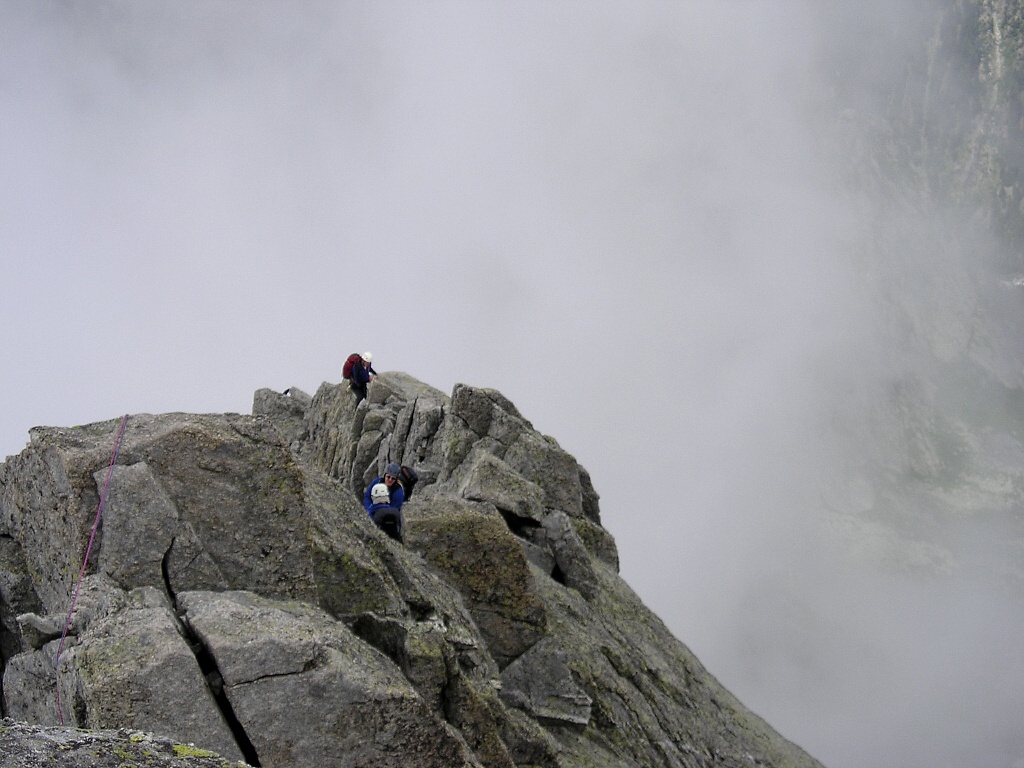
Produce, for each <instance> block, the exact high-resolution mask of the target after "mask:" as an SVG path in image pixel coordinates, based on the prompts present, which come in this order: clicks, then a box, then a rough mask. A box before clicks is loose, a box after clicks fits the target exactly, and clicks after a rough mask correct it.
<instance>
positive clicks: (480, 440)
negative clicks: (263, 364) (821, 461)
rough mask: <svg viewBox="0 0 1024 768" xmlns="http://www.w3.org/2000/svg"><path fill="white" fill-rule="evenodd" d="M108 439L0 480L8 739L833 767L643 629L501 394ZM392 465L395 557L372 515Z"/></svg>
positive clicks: (37, 452) (417, 757)
mask: <svg viewBox="0 0 1024 768" xmlns="http://www.w3.org/2000/svg"><path fill="white" fill-rule="evenodd" d="M121 424H122V422H121V420H116V421H111V422H105V423H100V424H92V425H88V426H83V427H77V428H63V429H62V428H36V429H34V430H33V431H32V434H31V443H30V445H29V446H28V447H27V448H26V449H25V450H24V451H23V452H22V453H21V454H20V455H18V456H14V457H11V458H9V459H8V461H6V462H5V463H4V464H3V465H0V650H2V663H3V688H2V694H3V696H2V701H3V714H4V715H5V716H7V717H10V718H13V719H14V720H16V721H22V722H27V723H30V724H40V725H55V724H57V722H58V720H59V719H61V718H60V716H59V715H58V704H57V702H58V700H59V702H60V705H59V706H60V712H61V714H62V718H63V722H64V723H65V724H67V725H75V726H78V727H81V728H88V729H107V730H110V729H133V730H136V731H145V732H149V733H152V734H155V735H156V736H158V737H160V738H164V739H172V740H174V741H176V742H187V743H193V744H195V745H196V746H197V747H199V748H201V749H206V750H212V751H214V752H216V753H218V754H220V755H223V756H225V757H227V758H229V759H231V760H245V761H247V762H249V763H251V764H253V765H263V766H319V765H338V766H342V765H351V766H371V765H372V766H382V767H386V766H395V767H396V768H397V766H410V765H415V766H418V767H420V768H426V767H429V766H436V767H437V768H453V767H454V766H503V767H505V768H513V766H522V767H525V766H549V767H550V768H555V767H556V766H563V767H566V768H567V767H569V766H609V768H610V767H611V766H670V765H671V766H703V765H712V764H714V765H726V766H737V767H738V766H748V765H750V764H757V765H770V766H817V765H819V763H817V761H815V760H814V759H813V758H811V757H809V756H808V755H807V754H805V753H804V752H802V751H801V750H800V749H799V748H798V747H796V746H795V745H793V744H791V743H789V742H787V741H786V740H785V739H783V738H782V737H780V736H779V735H778V734H776V733H775V732H774V731H773V730H772V729H771V728H769V727H768V726H767V725H766V724H765V723H764V722H763V721H762V720H761V719H760V718H758V717H757V716H756V715H754V714H752V713H751V712H749V711H748V710H747V709H746V708H745V707H744V706H743V705H742V704H740V703H739V702H738V701H737V700H736V699H735V698H734V697H733V696H731V695H730V694H729V693H728V691H726V690H725V689H724V688H722V687H721V685H719V684H718V683H717V682H716V680H715V679H714V678H713V677H711V676H710V675H709V674H708V673H707V672H706V671H705V670H704V668H703V667H702V666H701V664H700V663H699V662H698V660H697V659H696V658H695V657H694V656H693V655H692V654H691V653H690V652H689V651H688V650H687V649H686V648H685V647H684V646H683V645H682V644H681V643H680V642H679V641H678V640H676V639H675V638H674V637H672V635H671V634H670V633H669V632H668V630H667V629H666V628H665V626H664V625H663V624H662V622H661V621H659V619H658V618H657V617H656V616H654V615H653V614H652V613H651V612H650V611H648V610H647V609H646V608H645V607H644V606H643V605H642V604H641V602H640V601H639V599H638V598H637V597H636V595H635V594H634V593H633V592H632V591H631V590H630V589H629V587H628V586H627V585H626V584H625V583H624V582H623V581H622V580H621V579H620V577H619V575H618V556H617V552H616V547H615V542H614V541H613V539H612V537H611V536H610V534H608V532H607V531H605V529H604V528H603V527H602V526H601V520H600V513H599V508H598V495H597V493H596V492H595V490H594V488H593V486H592V484H591V481H590V478H589V476H588V474H587V472H586V471H585V470H584V469H583V468H582V467H581V466H579V464H578V463H577V462H576V460H575V459H574V458H573V457H572V456H570V455H569V454H568V453H566V452H565V451H563V450H562V449H561V448H560V447H559V446H558V444H557V443H556V442H555V441H554V440H553V439H552V438H550V437H546V436H544V435H541V434H540V433H538V432H537V431H536V430H534V429H533V428H532V426H531V425H530V423H529V422H528V421H527V420H526V419H525V418H523V416H522V415H521V414H520V413H519V412H518V411H517V409H516V408H515V407H514V406H513V405H512V403H510V402H509V401H508V400H507V399H506V398H504V397H503V396H502V395H500V394H499V393H498V392H496V391H493V390H487V389H477V388H472V387H468V386H464V385H457V386H456V387H455V389H454V391H453V393H452V396H451V397H448V396H446V395H444V394H443V393H441V392H439V391H437V390H435V389H433V388H431V387H429V386H426V385H424V384H422V383H420V382H418V381H416V380H414V379H412V378H411V377H409V376H407V375H405V374H400V373H385V374H382V375H381V376H379V377H378V378H377V379H376V380H375V382H374V383H373V384H372V385H371V387H370V394H369V398H368V399H367V400H366V401H364V402H363V403H362V404H360V406H359V407H356V406H355V405H354V398H353V397H352V395H351V393H350V392H349V391H348V388H347V387H346V386H344V385H338V386H334V385H328V384H324V385H323V386H322V387H321V388H320V390H319V391H318V392H317V394H316V396H315V397H313V398H310V397H309V396H308V395H305V394H304V393H302V392H300V391H298V390H292V391H291V392H290V394H288V395H281V394H277V393H274V392H271V391H269V390H260V391H259V392H257V393H256V396H255V400H254V407H253V415H252V416H242V415H238V414H227V415H187V414H166V415H158V416H153V415H136V416H130V417H126V420H125V421H124V422H123V424H124V430H123V437H121V439H120V441H119V440H118V434H119V433H120V427H121ZM115 447H116V457H117V458H116V463H114V464H113V465H111V458H112V456H114V455H115V453H114V452H115ZM390 461H397V462H401V463H403V464H407V465H411V466H413V467H415V468H416V469H417V470H418V472H419V475H420V482H419V484H418V485H417V486H416V488H415V492H414V494H413V495H412V497H411V499H410V500H409V501H408V502H407V503H406V505H405V506H404V508H403V511H404V513H405V521H406V522H405V530H404V539H405V545H404V546H403V545H401V544H398V543H396V542H394V541H392V540H391V539H389V538H387V537H386V536H385V535H384V534H383V533H381V532H380V531H378V530H377V529H376V528H375V526H374V525H373V524H372V523H371V522H370V520H369V519H368V517H367V515H366V512H365V511H364V509H363V507H362V505H361V503H360V500H361V496H362V491H363V489H364V488H365V487H366V485H367V483H369V482H370V481H371V480H372V478H374V477H375V476H377V475H379V474H380V471H381V468H382V467H383V466H384V465H385V464H386V463H388V462H390ZM104 494H105V495H104ZM101 498H103V499H104V502H103V516H102V525H101V526H100V529H99V532H98V534H97V536H96V540H95V544H94V547H93V549H92V555H91V559H90V562H89V565H88V575H87V576H86V577H85V579H84V580H83V582H82V584H81V589H80V591H79V592H78V598H77V603H76V604H75V610H74V612H73V615H72V617H71V622H70V631H69V637H68V641H67V642H66V643H65V645H64V647H63V651H62V653H60V654H59V658H58V651H59V649H60V639H59V638H60V635H61V632H62V629H63V627H64V624H65V620H66V619H65V615H66V613H67V612H68V610H69V605H70V603H71V600H72V595H73V594H74V592H75V581H76V579H77V575H78V572H79V568H80V560H81V558H82V556H83V553H84V551H85V549H86V542H87V540H88V539H89V537H90V530H91V528H92V525H93V520H94V517H95V514H96V510H97V508H98V507H99V505H100V499H101ZM58 695H59V698H58ZM3 733H4V738H7V739H11V738H14V736H15V735H16V729H10V728H9V727H8V726H5V729H4V731H3ZM19 743H20V742H19ZM25 743H28V744H31V741H27V742H25ZM115 751H116V750H115Z"/></svg>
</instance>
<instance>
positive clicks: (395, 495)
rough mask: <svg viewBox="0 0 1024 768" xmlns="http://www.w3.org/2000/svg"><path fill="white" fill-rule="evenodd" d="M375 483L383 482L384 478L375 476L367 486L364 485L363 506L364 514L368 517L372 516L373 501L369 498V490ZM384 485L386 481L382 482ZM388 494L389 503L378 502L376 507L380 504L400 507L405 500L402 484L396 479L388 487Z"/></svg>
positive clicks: (395, 507)
mask: <svg viewBox="0 0 1024 768" xmlns="http://www.w3.org/2000/svg"><path fill="white" fill-rule="evenodd" d="M377 483H384V478H383V477H378V478H375V479H374V480H373V481H372V482H371V483H370V484H369V485H368V486H366V491H365V492H364V493H363V506H364V507H366V514H368V515H369V516H370V517H373V501H372V500H371V499H370V491H372V490H373V486H375V485H376V484H377ZM384 485H387V483H384ZM388 496H390V497H391V503H390V504H385V505H381V504H378V505H377V508H378V509H380V507H381V506H387V507H391V508H392V509H401V508H402V504H403V503H404V502H405V491H404V490H402V484H401V483H399V482H398V481H397V480H396V481H395V482H394V483H393V484H392V485H391V487H390V488H388Z"/></svg>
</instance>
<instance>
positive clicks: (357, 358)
mask: <svg viewBox="0 0 1024 768" xmlns="http://www.w3.org/2000/svg"><path fill="white" fill-rule="evenodd" d="M362 364H363V356H362V355H360V354H359V353H358V352H353V353H352V354H351V355H349V356H348V357H347V358H345V365H343V366H342V367H341V378H343V379H351V378H352V366H353V365H362Z"/></svg>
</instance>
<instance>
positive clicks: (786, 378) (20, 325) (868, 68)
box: [0, 0, 1024, 768]
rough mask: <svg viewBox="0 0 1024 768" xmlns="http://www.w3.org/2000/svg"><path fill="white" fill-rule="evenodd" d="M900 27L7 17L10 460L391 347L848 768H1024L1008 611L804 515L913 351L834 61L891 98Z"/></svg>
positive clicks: (232, 15) (600, 9) (522, 15)
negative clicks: (877, 271) (854, 196)
mask: <svg viewBox="0 0 1024 768" xmlns="http://www.w3.org/2000/svg"><path fill="white" fill-rule="evenodd" d="M891 5H892V4H890V3H884V4H883V3H878V4H877V9H878V10H884V11H885V14H884V15H878V14H876V13H875V9H874V4H867V3H865V4H859V3H858V4H856V5H855V6H852V7H851V8H850V9H846V10H845V11H844V12H843V13H841V14H840V13H836V14H830V13H824V12H823V11H822V10H821V7H820V4H819V3H814V2H807V3H802V2H794V1H789V0H787V1H785V2H783V1H779V2H739V1H738V0H737V1H736V2H721V1H720V0H708V1H707V2H692V1H691V2H664V3H640V2H629V3H627V2H617V3H591V2H586V3H583V2H560V3H541V2H520V3H505V2H479V1H476V0H474V1H472V2H470V1H468V0H467V1H466V2H452V3H442V2H431V3H420V2H404V3H403V2H387V3H340V2H337V3H335V2H324V3H318V2H303V3H256V2H241V1H239V2H217V1H212V0H211V1H209V2H203V3H196V2H155V1H154V2H140V1H138V0H134V1H129V0H124V1H123V2H80V3H75V2H57V1H56V0H54V1H50V0H0V179H2V180H3V183H2V184H0V259H2V262H0V266H2V278H0V327H2V329H3V331H2V333H3V344H2V345H0V361H2V371H3V376H2V379H0V456H4V455H7V454H14V453H17V452H19V451H20V450H21V449H22V448H23V447H24V445H25V443H26V441H27V439H28V435H27V432H28V429H29V428H30V427H32V426H34V425H39V424H45V425H57V426H70V425H76V424H83V423H89V422H93V421H99V420H106V419H112V418H115V417H119V416H120V415H122V414H124V413H138V412H149V413H160V412H166V411H189V412H193V411H194V412H225V411H233V412H243V413H244V412H248V411H249V410H250V408H251V403H252V393H253V392H254V391H255V390H256V389H258V388H260V387H270V388H273V389H277V390H284V389H285V388H287V387H291V386H297V387H299V388H301V389H304V390H306V391H307V392H309V393H310V394H312V393H314V392H315V391H316V389H317V387H318V386H319V385H320V384H321V382H323V381H328V382H337V381H339V380H340V376H341V374H340V370H341V364H342V361H343V359H344V357H345V355H347V354H348V353H349V352H352V351H362V350H364V349H369V350H372V352H373V353H374V361H375V362H374V365H375V367H376V368H377V369H378V370H381V371H387V370H402V371H406V372H407V373H409V374H412V375H413V376H415V377H417V378H418V379H421V380H423V381H425V382H427V383H429V384H432V385H434V386H436V387H437V388H439V389H441V390H443V391H446V392H450V391H451V388H452V386H453V385H454V384H455V383H457V382H465V383H468V384H472V385H477V386H484V387H492V388H495V389H498V390H500V391H501V392H502V393H503V394H505V395H506V396H507V397H509V398H510V399H511V400H512V401H513V402H514V403H515V404H516V405H517V407H518V408H519V409H520V410H521V411H522V412H523V414H524V415H525V416H526V417H527V418H529V419H530V420H531V421H532V422H533V424H534V426H536V427H537V428H538V429H540V430H541V431H543V432H544V433H546V434H550V435H552V436H553V437H555V438H556V439H557V440H558V441H559V442H560V444H561V445H562V446H563V447H564V448H565V449H567V450H568V451H569V452H571V453H572V454H573V455H575V456H576V457H577V458H578V459H579V461H580V462H581V463H582V464H583V465H584V466H585V467H586V468H587V469H588V470H589V471H590V474H591V476H592V479H593V482H594V485H595V487H596V488H597V490H598V492H599V493H600V494H601V512H602V520H603V522H604V525H605V526H606V527H607V528H608V529H609V530H610V531H611V532H612V534H613V535H614V536H615V538H616V541H617V543H618V546H619V550H620V556H621V567H622V574H623V576H624V578H625V579H626V580H627V581H628V583H629V584H630V585H631V586H632V587H633V588H634V589H635V590H636V591H637V592H638V593H639V594H640V595H641V597H642V598H643V599H644V601H645V602H646V603H647V604H648V605H649V606H650V607H651V608H652V609H653V610H654V611H655V612H656V613H657V614H658V615H659V616H660V617H661V618H662V619H663V620H664V621H665V622H666V624H667V625H668V626H669V627H670V628H671V629H672V631H673V632H674V634H675V635H676V636H677V637H679V638H680V640H682V641H683V642H684V643H686V644H687V645H688V646H689V647H690V648H691V649H692V650H694V652H695V653H696V654H697V656H698V657H699V658H700V659H701V661H702V662H703V663H704V664H705V665H706V666H707V667H708V669H709V670H710V671H711V672H712V673H713V674H715V675H716V676H717V677H718V678H719V679H720V680H721V681H722V682H723V684H725V685H726V686H727V687H728V688H729V689H730V690H731V691H732V692H733V693H735V694H736V695H737V696H738V697H739V698H740V699H741V700H742V701H743V702H744V703H745V704H747V705H748V706H750V707H751V708H752V709H753V710H754V711H756V712H757V713H758V714H760V715H761V716H763V717H764V718H765V719H766V720H767V721H768V722H770V723H771V724H772V725H773V726H774V727H776V728H777V729H778V730H780V732H781V733H782V734H783V735H785V736H786V737H787V738H789V739H791V740H793V741H795V742H797V743H798V744H800V745H801V746H802V747H804V748H805V749H807V750H808V751H809V752H810V753H811V754H813V755H814V756H815V757H817V758H819V759H820V760H822V761H823V762H824V763H825V764H826V765H828V766H830V768H879V767H881V766H965V765H970V766H974V768H985V767H987V766H993V767H995V766H1008V767H1009V766H1012V767H1014V768H1021V767H1022V766H1024V735H1022V734H1024V719H1022V718H1024V716H1022V715H1021V713H1022V712H1024V660H1022V653H1021V650H1020V637H1021V635H1022V629H1024V619H1022V616H1024V611H1021V606H1020V604H1019V602H1014V601H1013V600H1012V599H1010V598H1008V597H1006V596H1004V595H1003V594H1002V593H1000V592H999V591H998V590H997V589H994V588H990V586H991V585H989V584H986V583H984V582H983V581H982V580H981V579H980V578H979V579H977V580H975V579H971V578H965V579H960V580H958V581H955V582H953V581H948V580H941V579H916V578H911V577H907V576H893V575H889V574H887V573H885V572H883V571H877V570H872V569H870V568H867V567H863V566H862V565H858V562H859V561H857V559H856V558H850V557H849V556H848V553H847V552H846V551H845V550H844V547H843V545H842V544H841V543H837V541H838V540H837V539H836V537H833V536H830V535H829V532H828V530H827V529H826V528H825V527H824V526H821V525H819V524H818V518H816V517H815V516H814V515H813V512H814V511H815V510H816V509H818V507H819V506H820V501H821V499H820V493H819V489H820V486H821V481H822V479H823V478H829V479H830V480H834V479H835V476H836V474H837V473H839V475H841V474H842V471H843V470H842V467H843V466H845V464H844V463H843V462H844V461H846V459H848V455H849V445H844V444H843V435H841V434H837V433H836V431H835V430H832V429H831V428H830V425H832V424H833V422H832V421H831V420H830V419H831V416H830V414H831V413H833V411H834V408H835V406H836V403H837V402H839V401H840V400H842V399H843V397H845V395H844V394H843V393H844V392H846V391H847V390H849V391H860V390H859V386H860V384H862V383H863V382H865V381H866V382H870V381H873V380H876V379H882V378H884V377H885V375H886V374H887V372H888V371H889V370H890V369H891V368H892V366H894V365H896V364H897V363H896V361H897V359H898V357H899V356H898V354H897V353H898V350H894V349H891V348H889V347H887V346H886V345H885V343H884V342H882V339H883V338H884V333H883V332H882V329H881V328H880V327H879V322H878V318H877V316H876V314H875V313H874V311H873V309H874V307H875V306H876V305H875V303H874V297H873V296H872V283H871V281H870V280H866V279H865V278H864V274H863V270H862V269H861V268H860V267H859V266H858V265H857V264H856V263H855V260H854V259H853V258H852V256H851V253H852V252H853V250H854V248H853V247H852V246H851V244H852V243H856V242H857V241H858V238H861V237H862V236H863V234H864V232H863V228H864V227H865V226H866V221H865V219H864V216H863V208H862V207H860V206H857V205H854V204H853V203H852V201H851V200H849V199H847V198H846V197H845V196H844V194H843V193H842V191H841V184H840V176H839V172H838V168H839V165H840V162H841V160H842V158H836V157H833V156H831V155H830V154H829V153H828V152H827V151H825V147H826V146H827V142H826V141H824V135H823V134H822V126H823V125H825V124H827V123H829V122H830V120H829V117H828V115H827V114H826V113H825V112H823V110H827V106H828V105H827V98H825V97H823V96H822V94H823V92H824V91H823V88H822V79H821V78H822V76H823V75H825V74H828V73H825V72H822V71H821V66H822V62H823V61H833V62H840V63H843V62H845V64H844V66H845V65H848V64H849V61H850V60H854V61H856V60H858V57H862V58H863V61H862V62H860V64H859V66H856V67H850V68H849V71H850V72H851V73H852V74H851V75H850V79H849V80H847V81H846V82H845V87H846V88H847V89H849V93H848V94H847V96H850V94H854V96H856V94H857V92H858V89H859V88H863V91H864V96H863V100H864V103H865V104H868V103H870V102H871V99H872V98H873V94H874V92H875V89H876V88H877V86H878V83H879V81H880V79H884V77H885V76H886V75H887V70H886V68H885V62H886V61H888V60H889V58H887V57H891V50H890V49H889V48H888V47H887V46H892V45H903V44H911V43H914V44H916V43H917V42H919V38H918V37H917V34H918V32H919V30H918V29H917V28H916V27H915V26H914V25H915V24H916V23H917V20H918V19H917V17H916V16H914V15H906V16H901V15H899V14H898V13H894V12H892V11H891V9H890V6H891ZM853 7H856V8H859V9H861V12H858V11H855V10H853V9H852V8H853ZM896 7H897V8H898V6H896ZM854 41H857V42H856V43H855V42H854ZM859 41H864V43H863V45H861V44H860V42H859ZM838 65H839V64H837V66H838ZM854 100H855V99H854ZM929 306H930V305H929V304H928V303H927V302H926V301H922V303H921V307H922V312H927V311H929ZM945 309H948V308H945ZM839 479H840V481H842V477H840V478H839ZM840 484H841V482H840ZM983 543H984V542H982V544H983Z"/></svg>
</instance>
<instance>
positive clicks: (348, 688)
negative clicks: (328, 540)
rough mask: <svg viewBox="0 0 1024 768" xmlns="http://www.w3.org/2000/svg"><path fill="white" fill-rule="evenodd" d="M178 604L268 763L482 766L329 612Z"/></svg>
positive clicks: (230, 601) (260, 603)
mask: <svg viewBox="0 0 1024 768" xmlns="http://www.w3.org/2000/svg"><path fill="white" fill-rule="evenodd" d="M179 606H180V607H181V608H182V609H183V610H184V617H185V620H186V621H187V623H188V625H189V626H190V627H191V628H192V630H193V631H194V632H195V634H196V635H197V636H198V638H199V639H200V641H201V642H202V644H203V645H204V646H205V648H206V649H207V650H208V651H209V652H210V654H211V655H212V656H213V658H214V659H215V661H216V664H217V667H218V670H219V671H220V673H221V675H222V676H223V679H224V692H225V694H226V695H227V697H228V699H229V700H230V702H231V706H232V708H233V710H234V713H235V715H236V716H237V718H238V721H239V723H240V724H241V725H242V727H243V728H244V729H245V731H246V733H247V735H248V737H249V739H250V740H251V742H252V744H253V747H254V748H255V750H256V752H257V753H258V755H259V757H260V762H261V764H264V765H273V766H275V768H284V767H288V766H302V767H305V766H310V768H313V767H316V768H319V766H324V765H330V766H339V767H344V766H351V767H352V768H356V766H359V767H363V766H376V767H377V768H391V767H392V766H393V767H394V768H399V767H400V766H401V767H403V768H404V766H410V765H415V766H418V768H458V766H467V767H468V766H479V763H478V762H477V761H476V760H475V759H474V758H473V756H472V753H471V752H470V750H469V749H468V747H467V746H466V744H465V742H464V741H463V740H462V738H461V737H460V736H459V735H458V734H457V732H455V731H454V730H453V729H452V728H451V727H450V726H448V724H447V723H445V722H444V721H443V720H441V719H439V718H438V717H437V715H435V714H434V712H433V711H432V710H431V708H430V706H428V704H427V703H426V702H425V701H424V700H423V699H422V697H420V695H419V694H418V693H417V692H416V690H415V689H414V688H413V687H412V685H411V684H410V683H409V681H408V680H406V678H405V677H404V676H403V675H402V673H401V671H400V670H399V669H398V667H397V666H396V665H395V664H394V663H393V662H391V661H390V660H389V659H388V658H387V657H385V656H384V655H383V654H382V653H380V652H379V651H377V650H375V649H374V648H372V647H371V646H369V645H368V644H366V643H364V642H363V641H361V640H359V639H358V638H357V637H356V636H355V635H353V634H352V633H351V632H350V631H349V630H348V629H347V628H346V627H345V626H344V625H343V624H341V623H339V622H337V621H335V620H333V619H332V618H331V617H330V616H328V615H327V614H325V613H323V612H322V611H320V610H317V609H315V608H312V607H310V606H307V605H304V604H300V603H285V602H281V601H273V600H268V599H265V598H261V597H259V596H257V595H254V594H252V593H248V592H225V593H219V594H214V593H207V592H189V593H185V594H183V595H180V596H179Z"/></svg>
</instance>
